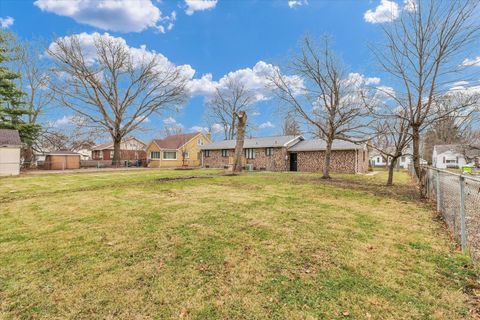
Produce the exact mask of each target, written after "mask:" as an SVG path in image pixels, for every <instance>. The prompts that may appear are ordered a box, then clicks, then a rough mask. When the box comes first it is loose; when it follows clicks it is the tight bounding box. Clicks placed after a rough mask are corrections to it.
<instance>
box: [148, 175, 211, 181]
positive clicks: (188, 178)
mask: <svg viewBox="0 0 480 320" xmlns="http://www.w3.org/2000/svg"><path fill="white" fill-rule="evenodd" d="M211 178H213V176H186V177H172V178H170V177H165V178H158V179H156V180H155V181H157V182H163V181H180V180H192V179H211Z"/></svg>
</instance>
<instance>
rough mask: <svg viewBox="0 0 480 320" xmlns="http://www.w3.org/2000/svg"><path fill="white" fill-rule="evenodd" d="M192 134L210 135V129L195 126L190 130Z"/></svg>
mask: <svg viewBox="0 0 480 320" xmlns="http://www.w3.org/2000/svg"><path fill="white" fill-rule="evenodd" d="M190 131H191V132H202V133H208V132H209V131H210V130H209V129H208V127H202V126H193V127H191V128H190Z"/></svg>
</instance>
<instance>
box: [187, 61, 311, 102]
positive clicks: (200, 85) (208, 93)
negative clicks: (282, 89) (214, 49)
mask: <svg viewBox="0 0 480 320" xmlns="http://www.w3.org/2000/svg"><path fill="white" fill-rule="evenodd" d="M277 68H278V67H276V66H274V65H272V64H269V63H266V62H264V61H259V62H257V63H256V64H255V66H253V68H245V69H239V70H236V71H232V72H229V73H227V74H226V75H224V76H223V77H222V78H220V79H219V80H218V81H214V80H213V78H212V75H211V74H205V75H203V76H202V77H201V78H200V79H193V80H192V81H191V82H190V84H189V91H190V93H191V95H192V96H202V95H203V96H205V97H206V98H207V99H209V98H211V97H212V96H213V94H214V93H215V91H216V90H217V89H218V90H222V89H224V88H225V87H226V86H227V83H228V81H229V80H234V81H238V82H240V83H242V84H244V86H245V89H246V90H248V91H251V92H253V94H254V95H255V96H256V99H255V102H258V101H262V100H268V99H270V97H271V96H272V90H273V89H272V87H271V85H270V80H269V77H273V76H274V75H275V71H276V70H277ZM286 81H287V82H289V83H290V84H291V85H292V87H293V88H295V89H296V90H300V88H303V79H302V78H300V77H298V76H287V77H286Z"/></svg>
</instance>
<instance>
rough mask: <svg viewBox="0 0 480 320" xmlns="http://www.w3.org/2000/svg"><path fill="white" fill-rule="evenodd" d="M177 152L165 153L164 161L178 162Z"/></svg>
mask: <svg viewBox="0 0 480 320" xmlns="http://www.w3.org/2000/svg"><path fill="white" fill-rule="evenodd" d="M176 159H177V152H175V151H163V160H176Z"/></svg>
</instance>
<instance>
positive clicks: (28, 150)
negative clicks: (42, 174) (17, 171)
mask: <svg viewBox="0 0 480 320" xmlns="http://www.w3.org/2000/svg"><path fill="white" fill-rule="evenodd" d="M23 159H24V167H25V168H31V167H32V166H33V160H34V155H33V148H32V146H30V145H27V146H26V147H25V150H24V153H23Z"/></svg>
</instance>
